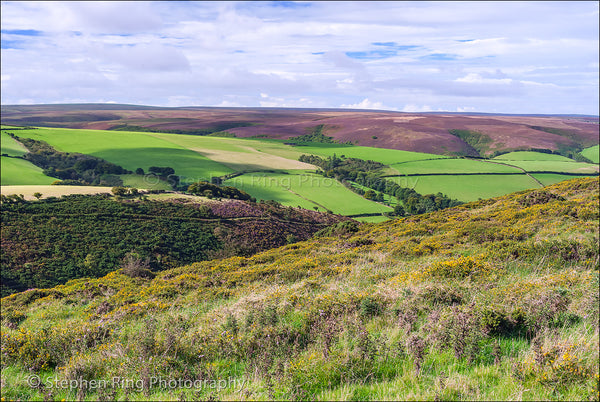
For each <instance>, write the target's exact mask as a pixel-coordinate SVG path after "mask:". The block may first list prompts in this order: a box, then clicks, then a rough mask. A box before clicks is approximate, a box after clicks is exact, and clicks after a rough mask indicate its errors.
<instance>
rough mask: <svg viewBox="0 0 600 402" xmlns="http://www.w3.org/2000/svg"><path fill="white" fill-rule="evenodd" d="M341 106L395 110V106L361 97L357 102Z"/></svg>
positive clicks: (346, 107)
mask: <svg viewBox="0 0 600 402" xmlns="http://www.w3.org/2000/svg"><path fill="white" fill-rule="evenodd" d="M340 107H341V108H344V109H375V110H397V109H395V108H391V107H387V106H384V105H383V103H381V102H377V101H375V102H373V101H371V100H369V99H368V98H365V99H363V100H362V101H360V102H358V103H354V104H351V105H341V106H340Z"/></svg>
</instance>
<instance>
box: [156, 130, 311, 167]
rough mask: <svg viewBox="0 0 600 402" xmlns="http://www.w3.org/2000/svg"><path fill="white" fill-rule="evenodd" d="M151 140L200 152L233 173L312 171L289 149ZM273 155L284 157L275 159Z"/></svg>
mask: <svg viewBox="0 0 600 402" xmlns="http://www.w3.org/2000/svg"><path fill="white" fill-rule="evenodd" d="M154 136H155V137H156V138H161V139H164V140H166V141H169V142H173V143H175V144H178V145H181V146H184V147H186V148H188V149H191V150H193V151H196V152H199V153H200V154H202V155H205V156H206V157H208V158H210V159H212V160H214V161H217V162H220V163H222V164H224V165H226V166H228V167H229V168H231V169H233V170H235V171H257V170H272V169H276V170H283V169H300V170H305V169H314V167H313V166H312V165H308V164H306V163H302V162H299V161H298V158H299V157H300V155H301V153H299V152H294V151H291V150H288V149H286V148H291V147H289V146H287V145H282V144H279V143H272V142H264V141H257V140H243V139H230V138H215V137H201V136H190V135H177V134H168V135H164V134H156V135H154ZM273 151H278V153H282V154H284V155H286V156H280V155H276V154H274V153H273ZM286 151H287V152H286Z"/></svg>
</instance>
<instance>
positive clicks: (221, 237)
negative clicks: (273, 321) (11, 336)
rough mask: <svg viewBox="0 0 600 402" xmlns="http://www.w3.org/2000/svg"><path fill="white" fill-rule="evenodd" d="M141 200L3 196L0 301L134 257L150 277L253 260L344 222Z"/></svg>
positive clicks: (276, 209)
mask: <svg viewBox="0 0 600 402" xmlns="http://www.w3.org/2000/svg"><path fill="white" fill-rule="evenodd" d="M97 189H100V187H97ZM142 197H143V198H144V199H142V200H134V199H123V200H119V199H114V198H113V197H110V196H109V195H108V194H103V195H98V196H85V195H71V196H63V197H61V198H56V197H49V198H46V199H43V200H40V201H32V202H27V201H20V202H15V201H14V200H12V202H11V200H9V199H7V198H5V197H4V196H2V205H1V212H2V229H1V230H2V296H6V295H8V294H10V293H14V292H16V291H23V290H25V289H28V288H31V287H52V286H55V285H58V284H61V283H65V282H66V281H68V280H70V279H74V278H80V277H98V276H103V275H106V274H107V273H109V272H111V271H113V270H114V269H116V268H117V267H118V266H119V264H121V263H122V261H123V260H124V259H125V258H126V257H127V255H129V254H132V253H133V254H135V255H136V256H137V257H136V258H137V259H138V260H139V261H141V262H144V264H145V265H147V267H148V268H151V269H152V270H153V271H159V270H163V269H167V268H173V267H175V266H178V265H182V264H186V263H191V262H194V261H202V260H206V259H210V258H217V257H225V256H231V255H251V254H253V253H256V252H258V251H261V250H265V249H269V248H272V247H277V246H281V245H283V244H286V243H288V242H290V241H296V240H305V239H307V238H309V237H310V236H311V235H312V234H313V233H314V232H316V231H318V230H319V229H321V228H323V227H325V226H327V225H328V224H331V223H334V222H338V221H340V220H341V219H347V218H341V217H339V216H336V215H331V214H327V215H325V214H319V213H317V212H314V211H305V210H298V209H295V208H284V207H281V206H278V205H276V204H263V203H261V204H256V203H247V202H242V201H237V200H230V201H223V202H218V201H208V200H206V199H205V200H204V201H201V202H189V201H188V202H184V200H180V201H177V200H174V201H170V202H166V201H165V202H162V201H153V200H147V199H146V198H147V196H142ZM248 233H253V237H252V238H251V239H250V238H249V237H248V236H247V234H248Z"/></svg>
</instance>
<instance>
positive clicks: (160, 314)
mask: <svg viewBox="0 0 600 402" xmlns="http://www.w3.org/2000/svg"><path fill="white" fill-rule="evenodd" d="M38 203H40V204H39V205H42V206H43V205H45V204H44V203H43V202H42V201H26V204H29V205H36V204H38ZM28 208H29V206H28ZM598 219H599V210H598V180H597V179H595V178H581V179H573V180H569V181H563V182H561V183H558V184H555V185H551V186H548V187H545V188H544V189H536V190H526V191H521V192H517V193H513V194H510V195H505V196H501V197H497V198H492V199H487V200H481V201H476V202H472V203H467V204H463V205H460V206H456V207H453V208H448V209H444V210H441V211H435V212H431V213H427V214H423V215H414V216H409V217H404V218H399V219H396V220H393V221H389V222H384V223H379V224H362V225H361V226H355V225H349V224H348V223H344V222H341V223H338V224H336V225H334V226H330V227H329V228H327V229H325V230H323V231H321V232H320V233H318V234H317V237H314V238H312V239H310V240H307V241H304V242H297V243H293V244H288V245H285V246H283V247H281V248H277V249H272V250H268V251H264V252H260V253H258V254H255V255H253V256H250V257H231V258H226V259H218V260H211V261H204V262H195V263H192V264H189V265H185V266H181V267H177V268H173V269H168V270H165V271H162V272H157V273H154V275H147V274H146V271H145V270H144V269H140V267H139V266H136V264H129V263H126V264H124V265H123V266H122V268H120V269H117V270H116V271H113V272H111V273H109V274H107V275H106V276H103V277H100V278H97V279H93V278H81V279H76V280H72V281H69V282H67V283H66V284H64V285H59V286H56V287H53V288H49V289H30V290H27V291H24V292H20V293H15V294H13V295H11V296H8V297H5V298H3V299H2V309H1V312H2V353H1V359H2V363H1V364H2V397H3V398H5V399H7V400H16V399H20V400H41V399H46V400H59V399H66V400H73V399H80V400H114V399H118V400H124V399H127V400H176V399H179V400H181V399H185V400H192V399H193V400H201V399H202V400H204V399H211V400H214V399H222V400H229V399H233V400H240V399H242V400H255V399H261V400H269V399H277V400H281V399H289V400H398V399H403V400H426V399H427V400H429V399H441V400H473V399H477V400H513V399H518V400H597V399H598V396H599V393H598V392H599V388H598V385H599V377H598V361H599V357H598V350H599V345H598V339H599V338H598V312H599V305H598V263H599V255H598ZM32 376H33V378H34V382H33V386H32V385H31V384H32V382H31V381H32V380H31V378H32ZM115 378H116V379H118V381H116V382H115V381H114V380H113V379H115ZM157 379H159V380H158V382H157ZM171 380H172V381H175V384H177V381H183V382H182V384H186V382H185V381H187V384H190V385H189V386H188V387H187V388H186V387H185V386H180V387H175V386H172V387H169V385H168V383H167V382H166V381H171ZM218 380H222V381H223V383H222V385H216V384H220V383H218V382H217V381H218ZM92 381H96V382H92ZM101 381H104V382H101ZM124 381H129V382H124ZM161 381H162V382H161ZM37 384H39V385H37ZM57 384H75V386H73V387H69V386H63V387H59V386H57ZM99 384H104V386H100V385H99ZM125 384H129V385H128V386H126V385H125ZM193 384H196V385H193ZM211 384H212V385H211ZM213 385H214V386H213Z"/></svg>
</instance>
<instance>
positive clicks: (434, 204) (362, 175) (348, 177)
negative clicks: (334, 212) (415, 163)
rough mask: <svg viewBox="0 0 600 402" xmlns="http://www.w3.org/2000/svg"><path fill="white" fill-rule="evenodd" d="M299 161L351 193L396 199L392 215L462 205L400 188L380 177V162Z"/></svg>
mask: <svg viewBox="0 0 600 402" xmlns="http://www.w3.org/2000/svg"><path fill="white" fill-rule="evenodd" d="M299 160H300V161H301V162H306V163H310V164H312V165H316V166H318V167H320V168H321V170H318V171H317V173H319V174H322V175H324V176H326V177H333V178H335V179H336V180H338V181H340V182H341V183H342V184H344V186H346V187H347V188H349V189H350V190H352V191H354V192H356V193H358V194H360V195H362V196H363V197H365V198H367V199H370V200H373V201H377V202H384V196H383V195H384V194H387V195H389V196H392V197H395V198H396V205H395V206H394V212H393V213H391V215H396V216H404V215H406V214H409V215H416V214H422V213H426V212H433V211H437V210H439V209H444V208H449V207H453V206H456V205H460V204H462V202H461V201H458V200H456V199H451V198H449V197H447V196H446V195H444V194H442V193H437V194H426V195H422V194H419V193H418V192H416V191H415V190H414V189H412V188H407V187H402V186H400V185H399V184H398V183H395V182H393V181H391V180H388V179H385V178H382V177H380V175H381V169H382V168H384V167H386V165H384V164H383V163H380V162H376V161H371V160H362V159H358V158H346V157H344V155H342V156H340V157H338V156H336V155H335V154H334V155H333V156H328V157H327V158H326V159H325V158H321V157H319V156H315V155H301V156H300V158H299ZM353 183H356V184H359V185H360V186H363V187H367V188H368V189H367V190H363V189H362V188H359V187H356V186H354V185H353Z"/></svg>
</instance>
